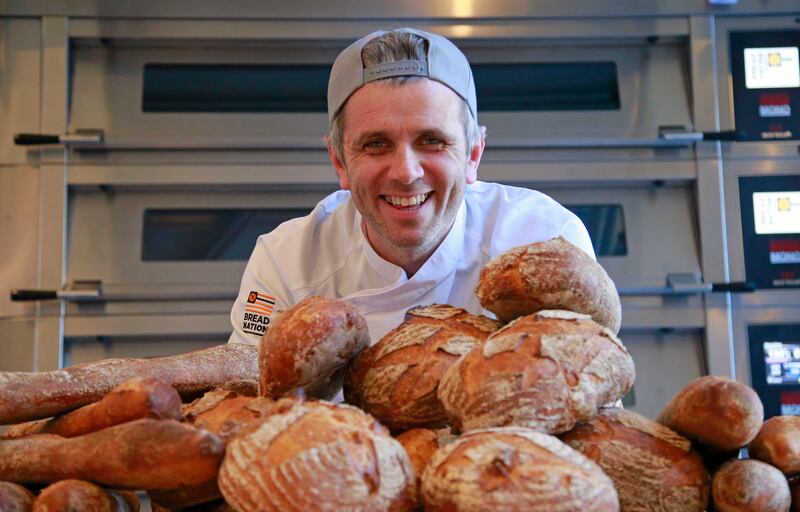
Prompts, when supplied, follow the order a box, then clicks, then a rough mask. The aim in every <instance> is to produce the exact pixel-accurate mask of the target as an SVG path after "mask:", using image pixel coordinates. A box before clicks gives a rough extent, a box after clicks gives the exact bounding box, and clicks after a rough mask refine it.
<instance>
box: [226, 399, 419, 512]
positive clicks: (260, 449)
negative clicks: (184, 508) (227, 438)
mask: <svg viewBox="0 0 800 512" xmlns="http://www.w3.org/2000/svg"><path fill="white" fill-rule="evenodd" d="M219 487H220V489H221V490H222V494H223V495H224V496H225V500H226V501H227V502H228V503H230V504H231V505H232V506H233V507H234V508H235V509H237V510H247V511H249V512H259V511H273V510H274V511H302V512H306V511H310V510H332V511H333V510H348V511H368V510H398V511H399V510H410V509H411V508H412V507H413V506H414V501H415V499H414V498H415V496H414V470H413V468H412V467H411V463H410V462H409V460H408V456H407V455H406V452H405V450H404V449H403V447H402V445H400V443H398V442H397V441H396V440H394V439H393V438H392V437H391V436H389V434H388V432H387V431H386V429H385V428H384V427H382V426H381V425H380V424H379V423H378V422H376V421H375V420H374V419H373V418H372V417H371V416H369V415H367V414H365V413H364V412H362V411H361V410H359V409H356V408H355V407H352V406H349V405H336V404H331V403H328V402H313V401H308V402H304V401H302V400H295V399H290V398H284V399H282V400H280V401H278V402H277V403H276V404H275V408H274V409H273V411H272V412H271V414H270V415H269V416H268V417H267V418H266V419H265V420H264V421H263V422H261V423H260V424H259V425H258V427H257V428H256V429H254V430H253V431H251V432H249V433H243V434H241V435H239V436H237V437H236V438H235V439H234V440H233V441H231V443H230V444H229V445H228V449H227V452H226V454H225V460H224V462H223V464H222V468H221V470H220V474H219Z"/></svg>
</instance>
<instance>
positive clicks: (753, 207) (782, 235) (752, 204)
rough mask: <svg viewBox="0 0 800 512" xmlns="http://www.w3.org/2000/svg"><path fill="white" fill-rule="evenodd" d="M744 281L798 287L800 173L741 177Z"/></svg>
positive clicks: (799, 278) (756, 284)
mask: <svg viewBox="0 0 800 512" xmlns="http://www.w3.org/2000/svg"><path fill="white" fill-rule="evenodd" d="M739 201H740V203H739V204H740V209H741V213H742V242H743V245H744V262H745V274H746V276H747V278H746V280H747V281H748V282H751V283H753V284H754V285H755V287H756V288H762V289H763V288H800V174H797V175H784V176H772V175H770V176H740V177H739Z"/></svg>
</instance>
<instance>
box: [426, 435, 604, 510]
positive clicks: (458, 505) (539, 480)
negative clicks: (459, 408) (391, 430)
mask: <svg viewBox="0 0 800 512" xmlns="http://www.w3.org/2000/svg"><path fill="white" fill-rule="evenodd" d="M422 498H423V501H424V504H425V510H426V511H428V512H436V511H451V510H458V511H459V512H472V511H475V512H478V511H481V512H484V511H487V510H490V511H491V510H498V511H499V510H502V511H508V512H512V511H520V512H522V511H525V512H552V511H555V510H557V511H559V512H569V511H576V512H577V511H580V512H591V511H598V512H599V511H603V512H611V511H615V510H619V498H618V497H617V492H616V491H615V490H614V485H613V484H612V482H611V480H610V479H609V478H608V477H607V476H606V475H604V474H603V472H602V471H601V470H600V468H599V467H598V466H597V465H596V464H595V463H594V462H592V461H590V460H589V459H587V458H586V457H584V456H583V455H581V454H580V453H578V452H577V451H575V450H573V449H572V448H570V447H569V446H567V445H565V444H564V443H562V442H561V441H559V440H558V439H556V438H555V437H552V436H548V435H545V434H541V433H539V432H535V431H532V430H530V429H524V428H513V427H508V428H496V429H486V430H475V431H472V432H468V433H466V434H464V435H462V436H461V437H459V438H458V439H457V440H455V441H453V442H452V443H450V444H448V445H446V446H445V447H444V448H441V449H440V450H439V451H437V452H436V453H435V454H434V455H433V458H432V459H431V461H430V463H429V464H428V466H427V467H426V468H425V472H424V473H423V474H422Z"/></svg>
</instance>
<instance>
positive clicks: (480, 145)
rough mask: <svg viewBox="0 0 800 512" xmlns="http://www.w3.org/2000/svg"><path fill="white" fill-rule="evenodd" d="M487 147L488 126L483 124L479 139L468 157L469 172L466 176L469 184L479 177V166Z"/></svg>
mask: <svg viewBox="0 0 800 512" xmlns="http://www.w3.org/2000/svg"><path fill="white" fill-rule="evenodd" d="M485 147H486V127H485V126H481V128H480V135H478V139H477V140H476V141H475V145H474V146H472V149H471V150H470V151H469V157H468V158H467V172H466V176H465V179H466V182H467V184H470V183H475V180H477V179H478V166H479V165H480V163H481V157H482V156H483V149H484V148H485Z"/></svg>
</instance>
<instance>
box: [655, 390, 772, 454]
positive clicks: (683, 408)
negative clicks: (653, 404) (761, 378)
mask: <svg viewBox="0 0 800 512" xmlns="http://www.w3.org/2000/svg"><path fill="white" fill-rule="evenodd" d="M657 421H658V422H659V423H661V424H662V425H666V426H667V427H669V428H671V429H672V430H674V431H675V432H678V433H679V434H681V435H683V436H685V437H688V438H689V439H690V440H692V441H694V442H696V443H699V444H702V445H705V446H707V447H709V448H711V449H713V450H715V451H726V450H734V449H737V448H741V447H743V446H746V445H747V444H748V443H749V442H750V441H752V440H753V438H754V437H755V436H756V434H758V431H759V430H760V429H761V425H762V424H763V421H764V405H763V404H762V403H761V399H760V398H759V397H758V394H756V392H755V391H754V390H753V388H751V387H750V386H747V385H745V384H742V383H740V382H736V381H735V380H731V379H729V378H727V377H717V376H714V375H706V376H704V377H699V378H697V379H695V380H694V381H692V382H690V383H689V384H688V385H687V386H686V387H684V388H683V389H681V390H680V391H679V392H678V394H676V395H675V396H674V397H672V400H670V401H669V402H668V403H667V405H666V406H664V409H663V410H662V411H661V414H659V415H658V419H657Z"/></svg>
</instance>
